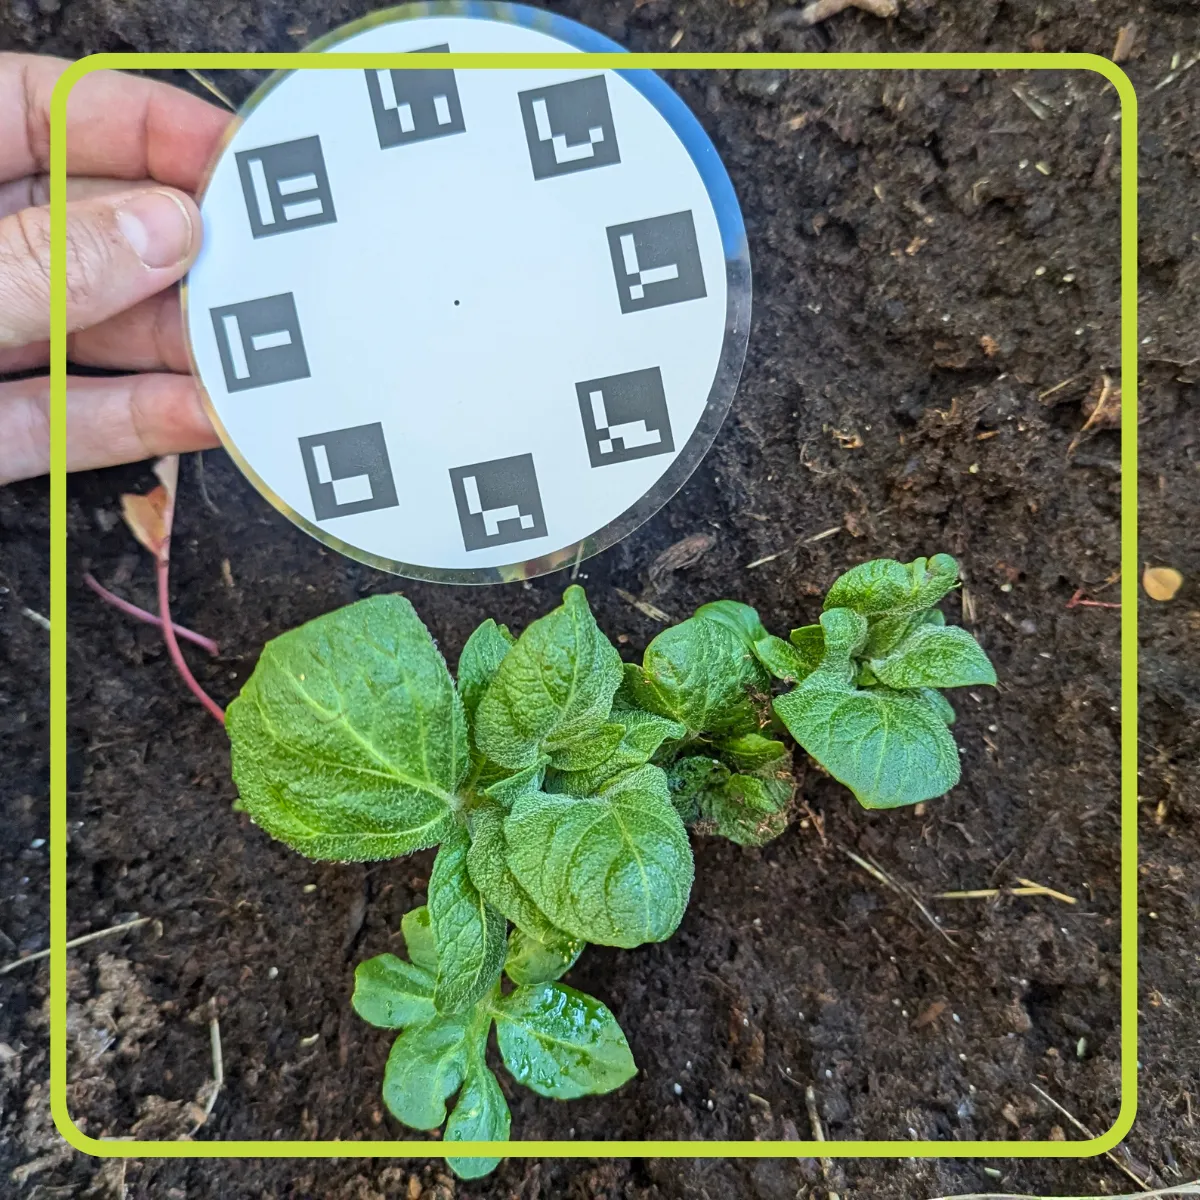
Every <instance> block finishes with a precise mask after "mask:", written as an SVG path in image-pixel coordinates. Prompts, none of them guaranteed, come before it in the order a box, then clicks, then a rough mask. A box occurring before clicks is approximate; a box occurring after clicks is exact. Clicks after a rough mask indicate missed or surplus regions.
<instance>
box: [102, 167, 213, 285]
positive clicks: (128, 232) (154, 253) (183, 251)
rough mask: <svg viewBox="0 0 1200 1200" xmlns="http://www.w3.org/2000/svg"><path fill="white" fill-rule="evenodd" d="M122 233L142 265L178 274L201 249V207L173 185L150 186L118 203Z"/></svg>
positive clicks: (118, 217) (183, 270) (119, 226)
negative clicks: (170, 186) (168, 186)
mask: <svg viewBox="0 0 1200 1200" xmlns="http://www.w3.org/2000/svg"><path fill="white" fill-rule="evenodd" d="M115 220H116V223H117V228H118V229H119V230H120V233H121V236H122V237H123V238H124V239H125V241H126V242H127V243H128V244H129V247H130V248H131V249H132V250H133V252H134V254H135V255H137V257H138V260H139V261H140V262H141V263H142V265H143V266H145V267H148V268H149V269H150V270H152V271H168V272H171V273H172V274H173V275H175V276H176V277H178V276H179V275H182V274H183V273H184V272H185V271H186V270H187V268H188V267H189V266H190V265H191V263H192V261H193V260H194V259H195V257H196V253H197V252H198V250H199V249H200V210H199V209H198V208H197V207H196V203H195V201H194V200H192V198H191V197H190V196H188V195H185V194H184V193H183V192H180V191H177V190H176V189H175V188H166V187H163V188H150V189H147V190H145V191H139V192H136V193H134V194H133V195H132V196H130V197H129V198H127V199H124V200H120V201H118V202H117V207H116V212H115Z"/></svg>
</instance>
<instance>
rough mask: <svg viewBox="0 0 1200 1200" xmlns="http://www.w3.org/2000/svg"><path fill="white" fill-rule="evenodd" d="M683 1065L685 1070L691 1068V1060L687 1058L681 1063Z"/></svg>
mask: <svg viewBox="0 0 1200 1200" xmlns="http://www.w3.org/2000/svg"><path fill="white" fill-rule="evenodd" d="M683 1066H684V1069H685V1070H688V1071H690V1070H691V1069H692V1060H691V1059H690V1058H689V1059H688V1060H687V1062H685V1063H684V1064H683Z"/></svg>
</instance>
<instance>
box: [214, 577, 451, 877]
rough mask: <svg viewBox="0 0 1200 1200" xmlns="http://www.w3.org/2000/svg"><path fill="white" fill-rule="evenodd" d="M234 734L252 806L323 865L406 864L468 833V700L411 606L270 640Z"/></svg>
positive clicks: (328, 620) (240, 782) (370, 608)
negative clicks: (458, 792)
mask: <svg viewBox="0 0 1200 1200" xmlns="http://www.w3.org/2000/svg"><path fill="white" fill-rule="evenodd" d="M226 729H227V731H228V733H229V740H230V744H231V747H232V758H233V777H234V781H235V782H236V784H237V787H238V792H239V794H240V797H241V803H242V805H243V806H244V807H245V809H246V810H247V811H248V812H249V813H250V815H251V817H252V818H253V819H254V821H255V822H256V823H257V824H259V825H261V826H262V828H263V829H265V830H266V831H267V832H268V833H269V834H271V836H272V837H276V838H279V839H280V841H283V842H286V843H287V845H289V846H291V847H292V848H293V849H294V850H298V851H299V852H300V853H301V854H305V855H307V856H308V857H309V858H323V859H336V860H355V861H361V860H364V859H384V858H395V857H396V856H397V855H401V854H407V853H409V852H410V851H412V850H419V849H421V848H423V847H425V846H433V845H436V844H437V843H438V842H439V841H441V839H442V838H443V837H445V836H446V834H447V833H448V832H449V830H450V829H451V828H452V827H453V824H454V810H455V808H456V806H457V803H458V802H457V799H456V796H455V789H456V788H457V787H458V784H459V783H460V782H461V780H462V778H463V776H464V774H465V772H466V769H467V763H468V755H467V727H466V720H465V717H464V714H463V708H462V702H461V701H460V700H459V698H458V693H457V692H456V691H455V689H454V683H453V681H452V680H451V678H450V673H449V671H447V670H446V664H445V662H444V661H443V659H442V656H441V654H439V653H438V650H437V647H436V646H435V645H434V644H433V639H432V638H431V637H430V636H429V632H428V630H427V629H426V628H425V626H424V625H422V624H421V621H420V620H419V618H418V617H417V614H416V613H415V612H414V611H413V607H412V605H411V604H409V602H408V601H407V600H405V599H404V598H403V597H402V596H373V597H371V598H370V599H368V600H361V601H359V603H357V604H352V605H350V606H349V607H348V608H343V609H340V610H338V611H337V612H333V613H330V614H328V615H327V616H324V617H318V618H317V619H316V620H315V621H310V622H308V624H307V625H301V626H300V627H299V628H297V629H293V630H291V631H290V632H289V633H285V634H282V635H281V636H280V637H277V638H274V639H273V640H272V641H270V642H268V643H267V645H266V647H265V649H264V650H263V652H262V656H261V657H260V658H259V660H258V665H257V666H256V667H255V668H254V673H253V674H252V675H251V676H250V679H249V680H248V681H247V683H246V685H245V687H243V688H242V691H241V694H240V695H239V696H238V697H237V699H235V700H234V701H233V703H232V704H231V705H230V706H229V711H228V713H227V715H226Z"/></svg>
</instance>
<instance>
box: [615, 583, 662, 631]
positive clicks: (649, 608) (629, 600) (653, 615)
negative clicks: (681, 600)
mask: <svg viewBox="0 0 1200 1200" xmlns="http://www.w3.org/2000/svg"><path fill="white" fill-rule="evenodd" d="M613 591H614V592H616V593H617V595H618V596H620V597H621V599H622V600H624V601H625V603H626V604H628V605H630V606H631V607H633V608H636V609H637V610H638V612H640V613H641V614H642V616H644V617H649V618H650V620H652V621H660V622H662V623H663V624H666V623H667V622H669V621H673V620H675V618H674V617H673V616H671V614H670V613H669V612H663V610H662V609H661V608H659V607H658V605H656V604H651V603H650V601H649V600H641V599H639V598H638V597H637V596H635V595H634V594H633V593H632V592H627V591H626V590H625V589H624V588H613Z"/></svg>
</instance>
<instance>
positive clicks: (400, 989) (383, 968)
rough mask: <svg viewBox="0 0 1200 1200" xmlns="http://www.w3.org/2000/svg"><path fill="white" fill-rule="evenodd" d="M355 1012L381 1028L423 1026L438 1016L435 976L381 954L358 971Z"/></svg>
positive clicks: (356, 973) (402, 960) (352, 1000)
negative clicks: (434, 991) (435, 1003)
mask: <svg viewBox="0 0 1200 1200" xmlns="http://www.w3.org/2000/svg"><path fill="white" fill-rule="evenodd" d="M350 1002H351V1004H353V1006H354V1011H355V1012H356V1013H358V1015H359V1016H360V1017H362V1019H363V1020H364V1021H367V1022H369V1023H370V1024H371V1025H377V1026H378V1027H379V1028H380V1029H401V1028H404V1027H405V1026H408V1025H420V1024H422V1023H423V1022H425V1021H429V1020H432V1019H433V1017H434V1016H436V1015H437V1010H436V1009H435V1008H434V1006H433V976H432V975H431V974H430V973H429V972H428V971H426V970H424V969H423V968H421V967H418V966H415V965H414V964H413V963H409V962H405V961H404V959H402V958H397V957H396V956H395V955H394V954H378V955H376V956H375V957H374V958H368V959H367V960H366V961H365V962H360V963H359V964H358V966H357V968H355V971H354V996H353V998H352V999H351V1001H350Z"/></svg>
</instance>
